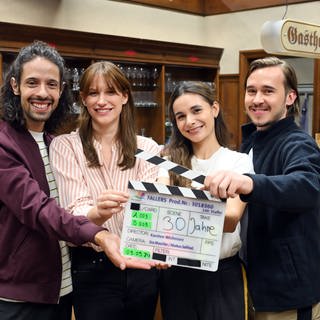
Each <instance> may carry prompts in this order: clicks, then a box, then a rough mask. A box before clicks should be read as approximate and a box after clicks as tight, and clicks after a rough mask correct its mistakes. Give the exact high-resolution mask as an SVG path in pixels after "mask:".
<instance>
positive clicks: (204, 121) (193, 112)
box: [173, 93, 219, 144]
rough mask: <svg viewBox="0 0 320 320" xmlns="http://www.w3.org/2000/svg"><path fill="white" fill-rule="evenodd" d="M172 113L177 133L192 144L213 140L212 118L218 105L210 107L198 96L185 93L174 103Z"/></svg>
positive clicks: (214, 104) (216, 114)
mask: <svg viewBox="0 0 320 320" xmlns="http://www.w3.org/2000/svg"><path fill="white" fill-rule="evenodd" d="M173 113H174V116H175V120H176V123H177V127H178V129H179V131H180V132H181V134H182V135H183V136H184V137H185V138H187V139H189V140H190V141H191V142H192V144H203V143H207V142H208V143H210V142H211V141H213V140H215V132H214V118H215V117H217V116H218V113H219V105H218V103H216V102H214V103H213V105H212V106H211V105H210V104H209V103H208V102H207V101H206V100H205V99H204V98H202V97H201V96H200V95H198V94H193V93H185V94H182V95H181V96H179V97H178V98H177V99H176V100H175V101H174V103H173Z"/></svg>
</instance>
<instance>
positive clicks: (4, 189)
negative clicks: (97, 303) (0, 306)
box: [0, 121, 103, 303]
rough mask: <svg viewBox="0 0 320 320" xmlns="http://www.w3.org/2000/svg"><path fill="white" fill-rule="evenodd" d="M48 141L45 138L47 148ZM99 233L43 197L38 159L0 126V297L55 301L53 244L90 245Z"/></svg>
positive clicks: (57, 277)
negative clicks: (66, 242)
mask: <svg viewBox="0 0 320 320" xmlns="http://www.w3.org/2000/svg"><path fill="white" fill-rule="evenodd" d="M51 139H52V137H50V136H49V135H45V142H46V144H47V145H48V144H49V143H50V141H51ZM100 230H103V228H101V227H99V226H96V225H95V224H93V223H91V222H89V221H88V219H87V218H85V217H75V216H72V215H71V214H70V213H68V212H67V211H65V210H64V209H62V208H60V207H59V206H58V205H57V203H56V200H55V199H51V198H50V197H49V186H48V183H47V179H46V174H45V169H44V165H43V161H42V158H41V155H40V152H39V148H38V145H37V143H36V142H35V140H34V139H33V137H32V136H31V134H30V133H29V132H28V131H27V130H25V129H21V131H19V130H16V129H14V128H13V127H11V126H10V125H9V124H8V123H6V122H4V121H1V122H0V248H1V249H0V297H2V298H8V299H13V300H21V301H29V302H35V303H57V302H58V299H59V291H60V283H61V268H62V267H61V253H60V246H59V242H58V240H65V241H69V242H72V243H74V244H76V245H81V244H83V243H85V242H90V241H91V242H92V241H93V239H94V235H95V234H96V233H97V232H99V231H100Z"/></svg>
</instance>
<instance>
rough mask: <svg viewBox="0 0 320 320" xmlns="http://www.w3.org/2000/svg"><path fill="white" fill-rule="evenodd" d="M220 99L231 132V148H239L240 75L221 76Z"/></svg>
mask: <svg viewBox="0 0 320 320" xmlns="http://www.w3.org/2000/svg"><path fill="white" fill-rule="evenodd" d="M219 82H220V88H219V101H220V108H221V111H222V113H223V116H224V120H225V122H226V124H227V127H228V130H229V132H230V134H231V141H230V148H232V149H234V150H238V149H239V146H240V125H239V123H240V122H239V113H240V112H241V110H240V109H239V75H238V74H235V75H220V76H219Z"/></svg>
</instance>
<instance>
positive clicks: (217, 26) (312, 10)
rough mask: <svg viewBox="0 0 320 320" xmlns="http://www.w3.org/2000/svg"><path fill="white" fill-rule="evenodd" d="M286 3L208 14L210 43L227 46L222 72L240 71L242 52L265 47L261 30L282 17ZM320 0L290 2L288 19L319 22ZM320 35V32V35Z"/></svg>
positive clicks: (207, 25)
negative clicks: (241, 10) (283, 4)
mask: <svg viewBox="0 0 320 320" xmlns="http://www.w3.org/2000/svg"><path fill="white" fill-rule="evenodd" d="M284 14H285V6H278V7H274V8H268V9H259V10H250V11H244V12H236V13H233V14H223V15H215V16H210V17H206V18H205V21H204V24H205V33H206V35H207V38H206V43H207V45H209V46H216V47H223V48H225V49H224V53H223V56H222V59H221V70H220V72H221V74H230V73H238V72H239V51H240V50H252V49H262V45H261V43H260V31H261V27H262V25H263V23H264V22H265V21H268V20H282V18H283V15H284ZM319 17H320V1H313V2H308V3H303V4H296V5H289V7H288V11H287V14H286V16H285V18H286V19H294V20H300V21H307V22H309V23H313V24H317V25H319V23H320V21H319ZM319 36H320V35H319Z"/></svg>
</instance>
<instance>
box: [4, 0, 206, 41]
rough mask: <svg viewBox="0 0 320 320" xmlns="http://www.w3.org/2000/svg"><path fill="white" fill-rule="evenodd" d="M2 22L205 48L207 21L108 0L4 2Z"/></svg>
mask: <svg viewBox="0 0 320 320" xmlns="http://www.w3.org/2000/svg"><path fill="white" fill-rule="evenodd" d="M0 21H3V22H12V23H22V24H27V25H38V26H45V27H54V28H61V29H69V30H79V31H88V32H94V33H102V34H111V35H119V36H126V37H134V38H145V39H152V40H162V41H172V42H177V41H178V42H182V43H183V42H185V43H191V44H204V43H205V34H204V32H203V28H204V25H203V18H202V17H200V16H196V15H189V14H180V13H177V12H173V11H168V10H160V9H154V8H151V7H146V6H138V5H128V4H125V3H120V2H115V1H108V0H0Z"/></svg>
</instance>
